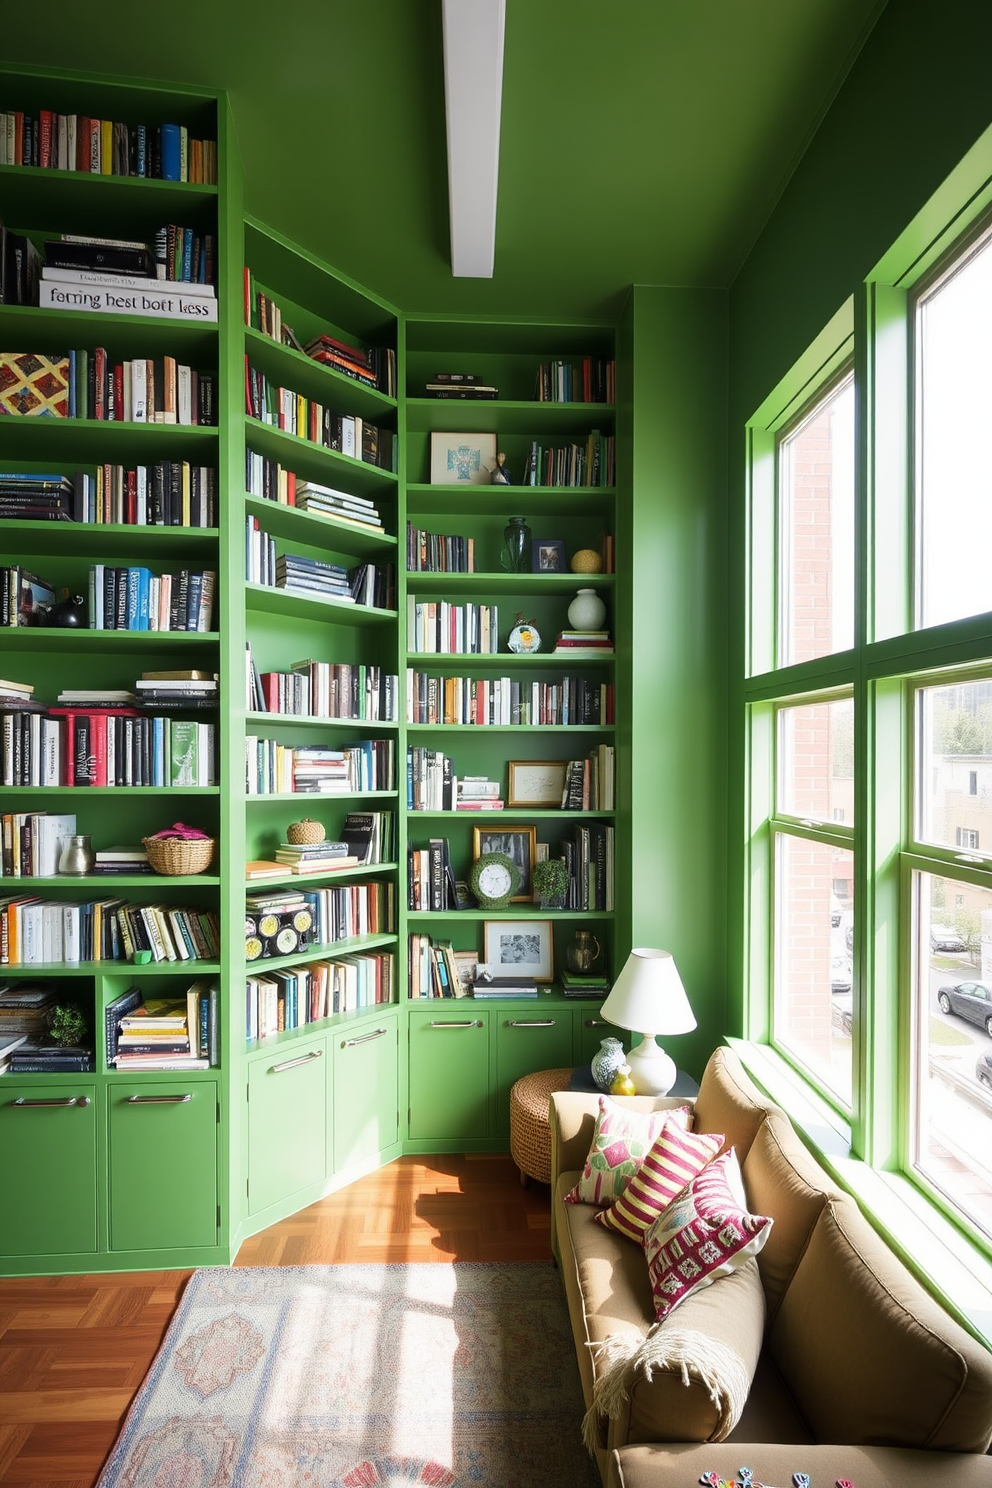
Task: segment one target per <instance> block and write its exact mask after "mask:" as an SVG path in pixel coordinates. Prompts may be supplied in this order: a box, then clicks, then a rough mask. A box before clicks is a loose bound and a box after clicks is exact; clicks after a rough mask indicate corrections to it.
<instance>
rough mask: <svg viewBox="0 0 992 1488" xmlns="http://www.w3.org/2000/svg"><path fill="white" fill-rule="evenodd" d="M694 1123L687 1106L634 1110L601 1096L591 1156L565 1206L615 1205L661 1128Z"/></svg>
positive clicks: (566, 1198) (590, 1151)
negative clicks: (614, 1202) (674, 1124)
mask: <svg viewBox="0 0 992 1488" xmlns="http://www.w3.org/2000/svg"><path fill="white" fill-rule="evenodd" d="M691 1119H692V1113H691V1111H690V1109H689V1107H688V1106H663V1107H662V1108H661V1110H657V1111H640V1110H631V1109H630V1107H628V1106H621V1105H620V1104H619V1102H618V1101H614V1100H611V1099H610V1097H609V1096H608V1095H601V1096H600V1097H599V1115H598V1116H597V1117H596V1127H595V1130H594V1131H593V1136H592V1145H591V1146H590V1148H589V1155H588V1156H587V1158H586V1161H585V1167H584V1168H583V1169H582V1176H581V1177H580V1178H579V1181H578V1183H577V1184H576V1185H575V1187H574V1188H573V1189H571V1190H570V1191H569V1192H568V1193H567V1194H566V1195H565V1203H566V1204H595V1205H597V1206H599V1205H602V1204H612V1203H613V1200H614V1199H616V1198H619V1196H620V1195H621V1194H622V1193H623V1191H624V1189H625V1188H626V1186H627V1184H628V1183H629V1182H630V1180H631V1178H633V1176H634V1174H635V1173H636V1172H637V1170H638V1168H639V1167H640V1165H641V1163H642V1162H643V1160H644V1158H645V1156H646V1155H647V1153H648V1152H650V1150H651V1148H652V1146H653V1144H654V1142H655V1140H656V1138H657V1137H658V1134H659V1133H660V1132H661V1130H662V1128H663V1127H664V1126H666V1125H670V1124H672V1123H673V1122H674V1123H676V1124H677V1125H679V1126H681V1127H687V1126H688V1125H689V1122H690V1121H691Z"/></svg>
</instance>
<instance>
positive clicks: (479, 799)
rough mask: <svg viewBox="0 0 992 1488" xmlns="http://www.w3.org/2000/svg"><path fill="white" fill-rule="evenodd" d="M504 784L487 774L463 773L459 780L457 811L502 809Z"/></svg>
mask: <svg viewBox="0 0 992 1488" xmlns="http://www.w3.org/2000/svg"><path fill="white" fill-rule="evenodd" d="M501 791H502V786H501V785H500V783H499V781H498V780H490V779H488V777H487V776H485V775H462V776H461V777H460V778H459V780H458V797H457V800H456V801H455V810H456V811H502V810H503V800H502V797H501Z"/></svg>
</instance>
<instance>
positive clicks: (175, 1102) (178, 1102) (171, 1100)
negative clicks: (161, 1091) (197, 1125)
mask: <svg viewBox="0 0 992 1488" xmlns="http://www.w3.org/2000/svg"><path fill="white" fill-rule="evenodd" d="M192 1099H193V1097H192V1095H191V1094H189V1093H187V1094H186V1095H129V1096H128V1098H127V1100H126V1101H125V1105H128V1106H184V1105H185V1104H186V1102H187V1101H191V1100H192Z"/></svg>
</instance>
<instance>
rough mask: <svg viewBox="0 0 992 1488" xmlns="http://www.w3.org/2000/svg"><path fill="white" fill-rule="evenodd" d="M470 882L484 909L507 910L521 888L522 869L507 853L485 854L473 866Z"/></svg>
mask: <svg viewBox="0 0 992 1488" xmlns="http://www.w3.org/2000/svg"><path fill="white" fill-rule="evenodd" d="M470 882H471V885H472V893H473V894H474V895H475V897H476V899H478V901H479V903H480V904H481V906H482V908H483V909H505V908H506V906H507V905H508V904H509V902H510V899H511V898H512V896H513V895H514V894H515V893H516V891H517V890H518V889H519V888H520V883H521V876H520V869H519V868H518V867H517V865H516V863H515V862H514V861H513V859H512V858H511V857H510V856H509V855H508V854H507V853H501V852H485V853H482V854H480V856H479V857H478V858H476V860H475V862H474V863H473V864H472V872H471V874H470Z"/></svg>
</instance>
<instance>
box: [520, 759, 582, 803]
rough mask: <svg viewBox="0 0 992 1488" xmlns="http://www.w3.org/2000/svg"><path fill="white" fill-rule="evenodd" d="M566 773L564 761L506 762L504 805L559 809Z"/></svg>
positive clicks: (566, 765)
mask: <svg viewBox="0 0 992 1488" xmlns="http://www.w3.org/2000/svg"><path fill="white" fill-rule="evenodd" d="M567 769H568V764H567V761H565V760H510V762H509V783H508V786H507V792H506V803H507V805H508V806H535V807H551V806H559V807H560V806H561V798H562V792H563V791H564V789H565V772H566V770H567Z"/></svg>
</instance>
